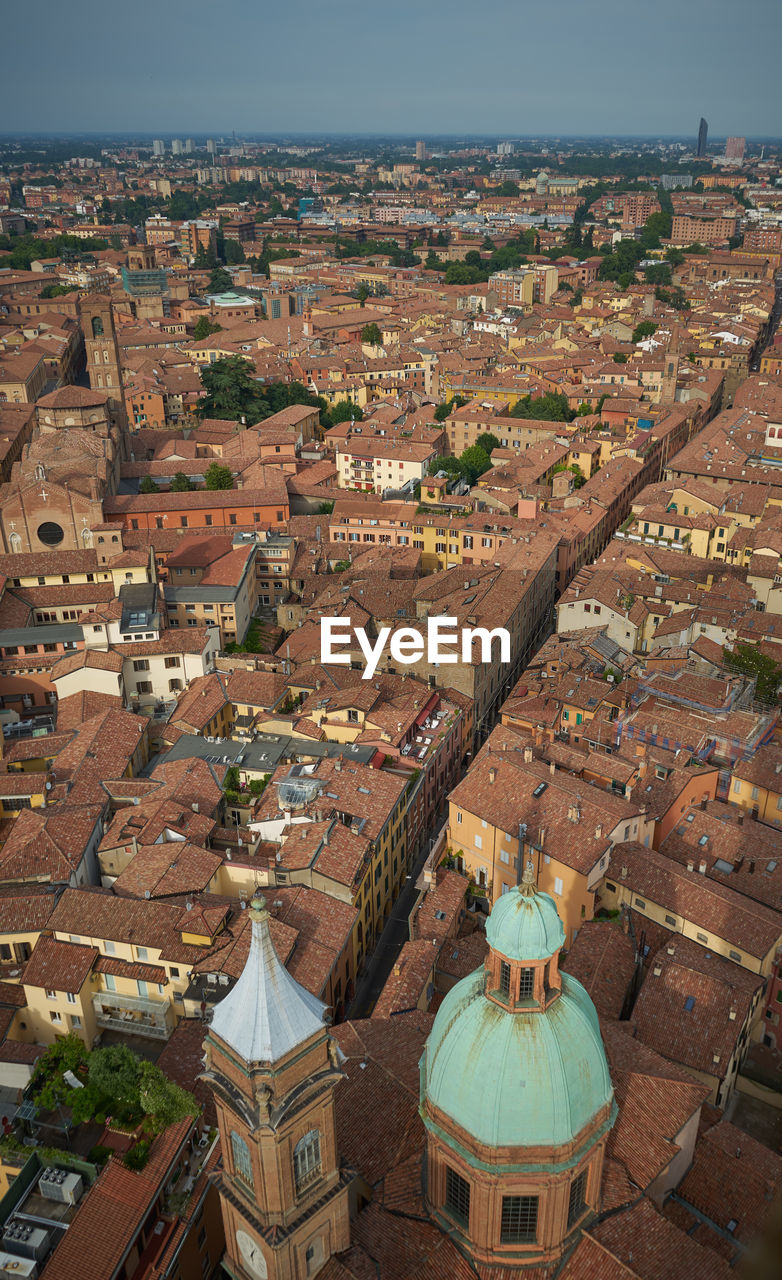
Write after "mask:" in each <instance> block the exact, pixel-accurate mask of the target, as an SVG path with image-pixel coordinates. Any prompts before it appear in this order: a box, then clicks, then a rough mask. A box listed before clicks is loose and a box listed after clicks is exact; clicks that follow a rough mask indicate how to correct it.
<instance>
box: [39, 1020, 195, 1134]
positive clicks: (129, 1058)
mask: <svg viewBox="0 0 782 1280" xmlns="http://www.w3.org/2000/svg"><path fill="white" fill-rule="evenodd" d="M66 1071H69V1072H72V1073H73V1074H74V1075H75V1076H76V1078H77V1080H78V1081H79V1083H80V1085H81V1088H78V1087H77V1088H73V1087H72V1086H71V1085H70V1084H69V1083H68V1081H67V1080H66V1079H65V1072H66ZM32 1087H33V1096H34V1098H35V1100H36V1102H37V1103H38V1104H39V1105H40V1106H41V1107H44V1108H46V1109H49V1110H55V1109H56V1108H57V1107H60V1106H64V1107H68V1108H69V1109H70V1111H71V1116H72V1119H73V1121H74V1123H76V1124H80V1123H82V1122H89V1121H91V1120H97V1121H98V1122H99V1123H103V1122H104V1121H105V1120H106V1117H107V1116H109V1115H111V1116H114V1117H115V1118H116V1119H118V1120H119V1121H120V1122H121V1123H124V1124H138V1123H139V1122H140V1121H141V1120H143V1119H144V1117H147V1121H148V1123H149V1127H150V1128H151V1130H152V1131H153V1132H154V1133H160V1132H162V1130H163V1129H165V1128H167V1127H168V1125H170V1124H174V1123H175V1122H176V1121H178V1120H183V1119H184V1118H185V1116H187V1115H192V1116H196V1115H198V1112H199V1111H200V1107H199V1105H198V1103H197V1102H196V1100H195V1098H194V1097H193V1096H192V1094H190V1093H187V1091H186V1090H185V1089H181V1088H180V1087H179V1086H178V1085H176V1084H174V1083H173V1081H171V1080H169V1079H168V1077H167V1076H165V1075H164V1074H163V1072H162V1071H161V1070H160V1068H159V1067H157V1066H155V1064H154V1063H152V1062H146V1061H144V1060H143V1059H141V1058H137V1057H136V1055H135V1054H134V1053H132V1052H131V1050H130V1049H128V1048H126V1047H125V1046H124V1045H107V1046H106V1047H105V1048H100V1049H92V1050H90V1049H87V1048H86V1046H85V1045H84V1044H82V1042H81V1040H79V1039H78V1038H77V1037H76V1036H74V1035H68V1036H64V1037H63V1038H62V1039H60V1040H56V1041H55V1042H54V1044H53V1045H50V1046H49V1048H48V1049H47V1050H46V1052H45V1053H44V1054H43V1055H42V1057H40V1058H39V1059H38V1062H37V1063H36V1066H35V1071H34V1072H33V1079H32Z"/></svg>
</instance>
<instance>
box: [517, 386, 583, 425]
mask: <svg viewBox="0 0 782 1280" xmlns="http://www.w3.org/2000/svg"><path fill="white" fill-rule="evenodd" d="M508 412H509V414H510V416H511V417H512V418H539V419H541V420H543V421H545V422H572V420H573V418H574V417H575V416H576V415H575V410H573V409H571V408H570V406H569V405H568V402H567V396H565V395H562V394H561V393H559V392H556V391H547V392H546V393H545V395H542V396H536V397H534V398H533V397H532V396H531V395H530V396H522V398H521V399H520V400H517V401H516V403H515V404H514V406H513V408H512V409H509V411H508Z"/></svg>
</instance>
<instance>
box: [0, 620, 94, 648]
mask: <svg viewBox="0 0 782 1280" xmlns="http://www.w3.org/2000/svg"><path fill="white" fill-rule="evenodd" d="M83 639H84V630H83V628H82V627H80V626H79V624H78V623H77V622H55V623H52V624H50V625H49V626H43V627H34V626H30V627H11V628H10V629H9V630H8V631H0V648H2V649H6V648H11V647H12V646H13V645H20V644H35V645H38V644H64V643H65V642H66V641H67V640H72V641H79V640H83Z"/></svg>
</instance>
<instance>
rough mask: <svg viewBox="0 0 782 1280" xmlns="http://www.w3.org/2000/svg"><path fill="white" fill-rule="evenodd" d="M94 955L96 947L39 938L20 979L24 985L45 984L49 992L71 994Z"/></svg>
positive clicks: (85, 976)
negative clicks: (66, 992)
mask: <svg viewBox="0 0 782 1280" xmlns="http://www.w3.org/2000/svg"><path fill="white" fill-rule="evenodd" d="M97 956H98V949H97V947H85V946H82V945H81V944H80V943H77V942H59V941H58V940H57V939H56V938H47V937H43V938H39V939H38V941H37V942H36V944H35V947H34V948H33V954H32V955H31V956H30V959H29V960H28V961H27V964H26V965H25V969H24V973H23V974H22V978H21V981H22V983H23V984H24V986H26V987H45V988H46V989H47V990H50V991H70V992H73V993H74V994H75V993H76V992H79V991H81V989H82V987H83V986H84V983H85V982H86V980H87V976H88V974H89V973H90V970H91V969H92V966H93V964H94V963H95V960H96V958H97Z"/></svg>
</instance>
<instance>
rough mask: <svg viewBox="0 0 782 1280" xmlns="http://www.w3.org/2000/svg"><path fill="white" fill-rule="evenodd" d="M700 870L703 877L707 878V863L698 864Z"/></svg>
mask: <svg viewBox="0 0 782 1280" xmlns="http://www.w3.org/2000/svg"><path fill="white" fill-rule="evenodd" d="M698 870H699V871H700V873H701V875H702V876H705V874H706V863H705V862H699V863H698Z"/></svg>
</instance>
